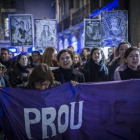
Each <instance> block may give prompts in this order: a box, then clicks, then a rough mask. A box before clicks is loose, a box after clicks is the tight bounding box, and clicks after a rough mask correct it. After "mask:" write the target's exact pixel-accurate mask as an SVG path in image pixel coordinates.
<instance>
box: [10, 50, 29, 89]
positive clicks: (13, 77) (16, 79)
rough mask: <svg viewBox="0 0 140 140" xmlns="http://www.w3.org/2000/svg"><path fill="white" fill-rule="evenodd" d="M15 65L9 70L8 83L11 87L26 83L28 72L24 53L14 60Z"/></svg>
mask: <svg viewBox="0 0 140 140" xmlns="http://www.w3.org/2000/svg"><path fill="white" fill-rule="evenodd" d="M16 62H17V63H16V64H15V65H13V67H12V68H11V69H10V71H9V73H8V75H9V81H10V83H11V86H12V87H15V86H16V85H19V84H21V83H23V82H27V77H28V74H29V72H30V69H29V66H28V58H27V55H26V54H25V53H21V54H20V55H19V56H18V57H17V60H16Z"/></svg>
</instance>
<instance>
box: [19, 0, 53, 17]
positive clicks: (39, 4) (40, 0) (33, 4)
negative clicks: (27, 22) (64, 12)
mask: <svg viewBox="0 0 140 140" xmlns="http://www.w3.org/2000/svg"><path fill="white" fill-rule="evenodd" d="M17 13H18V14H33V17H34V18H39V19H40V18H41V19H42V18H44V17H46V18H47V19H54V18H55V11H54V8H53V7H52V0H20V1H18V2H17Z"/></svg>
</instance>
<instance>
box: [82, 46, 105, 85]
mask: <svg viewBox="0 0 140 140" xmlns="http://www.w3.org/2000/svg"><path fill="white" fill-rule="evenodd" d="M81 72H82V73H83V74H84V76H85V81H86V82H99V81H106V80H107V75H108V68H107V67H106V65H105V56H104V53H103V51H102V50H101V49H100V48H93V49H92V50H91V54H90V59H89V61H88V62H87V63H86V64H85V66H84V67H83V68H82V69H81Z"/></svg>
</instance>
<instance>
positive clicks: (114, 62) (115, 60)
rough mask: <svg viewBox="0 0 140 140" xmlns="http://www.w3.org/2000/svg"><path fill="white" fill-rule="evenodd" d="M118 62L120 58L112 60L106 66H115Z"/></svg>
mask: <svg viewBox="0 0 140 140" xmlns="http://www.w3.org/2000/svg"><path fill="white" fill-rule="evenodd" d="M119 60H120V57H116V58H114V59H113V60H112V61H111V62H110V63H109V64H108V66H112V65H114V64H116V63H117V62H118V61H119Z"/></svg>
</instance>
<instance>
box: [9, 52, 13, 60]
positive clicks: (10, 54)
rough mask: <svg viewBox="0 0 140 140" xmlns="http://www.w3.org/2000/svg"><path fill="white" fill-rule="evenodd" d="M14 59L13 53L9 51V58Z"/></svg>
mask: <svg viewBox="0 0 140 140" xmlns="http://www.w3.org/2000/svg"><path fill="white" fill-rule="evenodd" d="M13 57H14V54H13V52H11V51H9V58H11V59H12V58H13Z"/></svg>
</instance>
